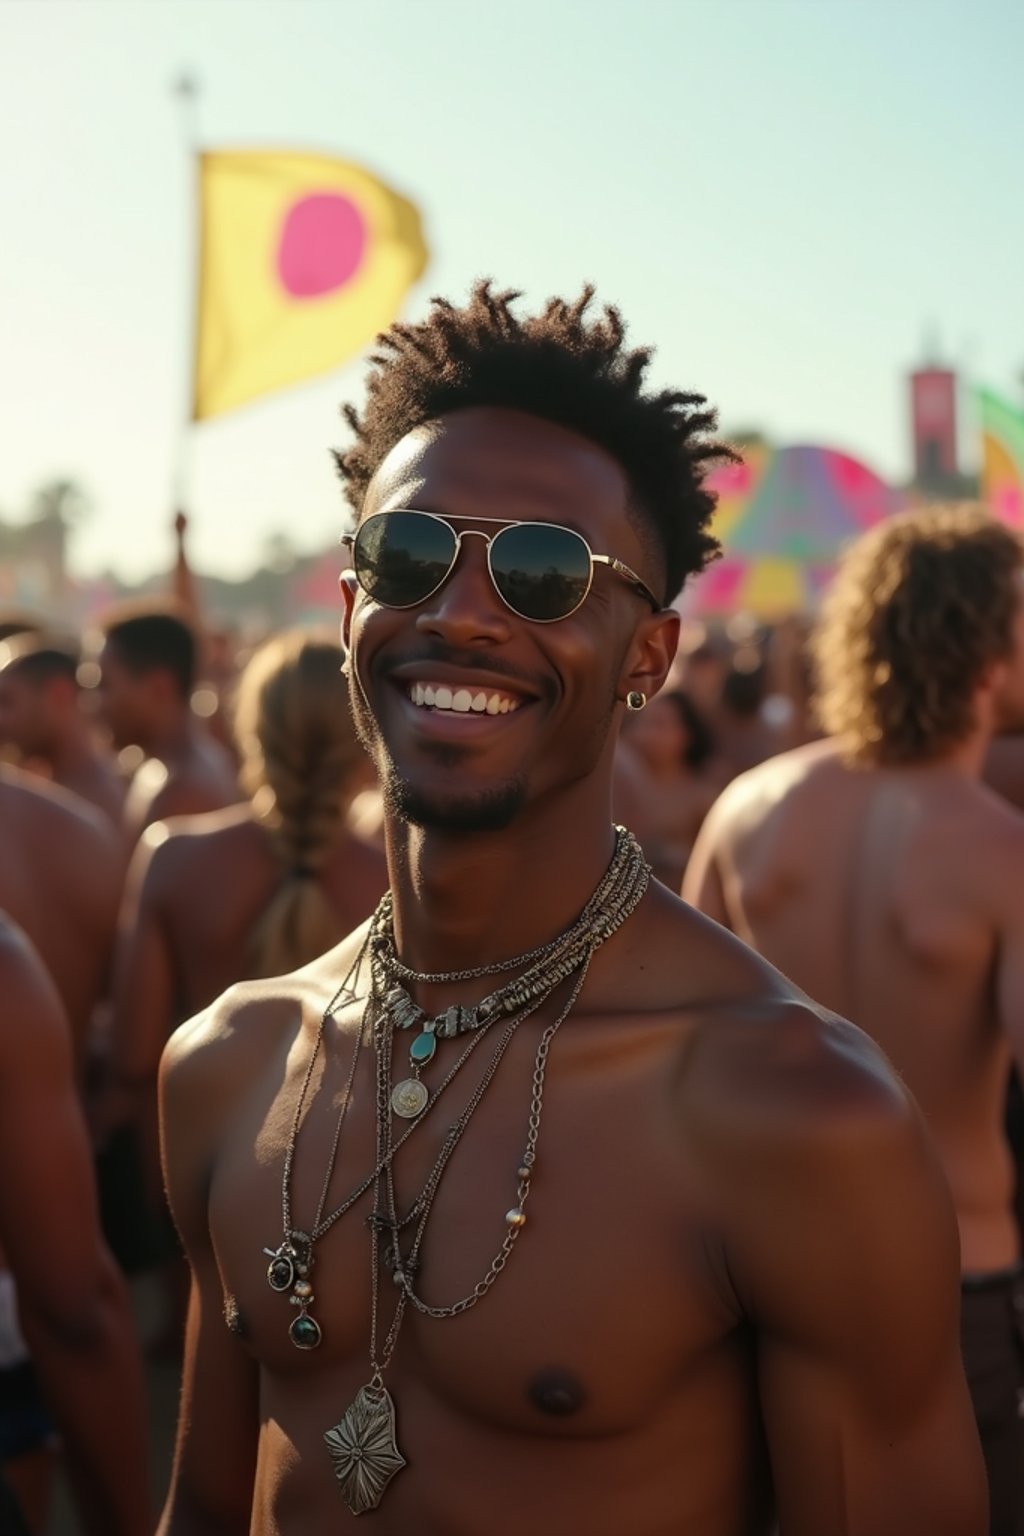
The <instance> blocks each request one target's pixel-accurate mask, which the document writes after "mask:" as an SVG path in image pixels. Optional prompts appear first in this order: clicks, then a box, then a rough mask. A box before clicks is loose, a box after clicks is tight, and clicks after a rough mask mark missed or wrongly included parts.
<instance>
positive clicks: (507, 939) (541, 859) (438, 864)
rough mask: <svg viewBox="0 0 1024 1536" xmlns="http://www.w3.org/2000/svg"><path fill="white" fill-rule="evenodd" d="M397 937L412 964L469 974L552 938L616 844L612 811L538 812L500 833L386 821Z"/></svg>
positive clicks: (583, 900)
mask: <svg viewBox="0 0 1024 1536" xmlns="http://www.w3.org/2000/svg"><path fill="white" fill-rule="evenodd" d="M387 842H388V867H389V870H390V873H391V889H392V892H393V895H394V904H395V938H396V942H397V946H398V951H399V954H400V955H401V957H402V960H403V962H404V963H405V964H406V965H409V966H410V967H411V968H412V969H413V970H419V971H450V970H469V969H473V968H475V967H477V966H481V965H487V964H489V963H493V962H495V961H499V960H505V959H511V958H512V957H513V956H514V955H518V954H524V953H526V952H527V951H528V950H530V949H533V948H535V947H537V946H538V945H541V944H545V943H547V942H548V941H549V940H551V939H553V938H555V937H556V936H557V935H558V934H560V933H562V932H563V931H564V930H565V929H566V928H568V927H570V926H571V924H572V923H573V922H574V921H575V920H576V918H577V917H578V916H579V914H580V912H581V911H582V909H583V908H584V907H585V906H586V904H587V901H588V900H589V899H590V897H591V895H592V894H593V892H594V890H595V889H596V887H597V885H598V884H599V883H600V880H601V877H602V876H603V875H604V873H605V871H606V869H607V868H608V864H609V861H610V859H611V855H612V849H613V846H614V836H613V832H612V820H611V814H610V809H609V806H608V801H607V796H606V797H605V798H604V804H603V807H598V806H593V807H588V806H586V805H580V804H579V802H578V801H577V800H576V799H574V800H573V803H572V804H571V805H570V804H568V803H567V802H566V801H565V800H564V799H563V800H562V801H561V802H560V803H559V804H558V805H557V806H550V807H547V808H545V809H543V810H541V809H534V810H533V811H531V813H529V814H528V815H525V816H523V817H520V818H517V820H516V821H515V823H514V824H513V825H512V826H510V827H508V828H507V829H505V830H504V831H501V832H484V833H473V834H466V833H463V834H460V835H458V836H454V835H449V834H446V833H442V832H437V831H433V830H424V829H422V828H419V827H409V826H407V825H405V824H402V823H394V822H389V823H388V825H387Z"/></svg>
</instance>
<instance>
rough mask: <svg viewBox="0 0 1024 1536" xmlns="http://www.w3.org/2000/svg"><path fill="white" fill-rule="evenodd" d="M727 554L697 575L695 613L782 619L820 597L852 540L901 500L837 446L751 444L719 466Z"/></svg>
mask: <svg viewBox="0 0 1024 1536" xmlns="http://www.w3.org/2000/svg"><path fill="white" fill-rule="evenodd" d="M711 483H712V486H713V488H714V489H715V491H716V492H717V494H718V498H719V501H718V510H717V513H716V516H715V524H714V532H715V534H716V536H717V537H718V538H719V539H720V540H721V541H722V545H723V548H724V551H725V553H724V556H723V558H722V559H721V560H719V561H717V562H716V563H715V564H714V565H713V566H711V567H710V569H709V570H708V571H706V572H705V574H704V575H703V576H700V577H698V578H697V579H696V580H694V581H693V582H691V584H690V586H689V587H688V589H687V592H686V595H685V600H684V605H683V606H684V608H685V610H686V612H688V613H694V614H706V615H711V614H727V613H739V612H746V613H751V614H754V615H756V616H757V617H759V618H765V619H772V618H780V617H782V616H784V615H785V614H788V613H795V612H801V611H804V610H806V609H809V608H813V607H815V606H816V604H817V601H818V599H819V598H820V596H821V592H822V590H823V588H824V586H825V585H826V583H827V582H828V580H829V578H830V576H831V574H832V571H833V569H834V567H835V563H836V559H837V557H838V555H839V552H840V550H841V549H842V547H843V546H844V544H846V543H848V542H849V540H850V539H852V538H855V537H856V536H857V534H858V533H860V532H862V530H863V529H865V528H869V527H871V525H872V524H873V523H876V522H878V521H879V519H880V518H883V517H887V516H889V514H890V513H892V512H894V511H896V510H897V508H898V507H899V505H900V497H899V494H898V493H897V492H896V491H894V490H893V489H892V488H891V487H890V486H888V485H886V484H885V482H884V481H883V480H881V479H879V477H878V476H877V475H876V474H874V473H873V472H872V471H871V470H870V469H868V468H867V466H866V465H864V464H862V463H860V461H859V460H857V459H854V458H851V457H850V455H849V454H845V453H840V452H839V451H838V450H836V449H834V448H823V447H816V446H798V447H792V448H778V449H772V448H768V447H767V446H765V445H763V444H753V445H751V446H750V447H749V448H748V449H746V450H744V455H743V462H742V464H738V465H728V466H725V467H723V468H722V469H719V470H717V471H715V473H714V475H713V476H712V482H711Z"/></svg>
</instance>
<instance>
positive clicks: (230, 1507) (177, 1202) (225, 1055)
mask: <svg viewBox="0 0 1024 1536" xmlns="http://www.w3.org/2000/svg"><path fill="white" fill-rule="evenodd" d="M228 1012H230V1003H228V1002H226V1001H224V1002H222V1003H220V1004H216V1005H214V1007H213V1008H212V1009H210V1010H208V1012H207V1013H206V1014H202V1015H200V1016H199V1018H197V1019H195V1020H193V1021H192V1022H191V1023H189V1024H185V1025H183V1026H182V1027H181V1029H179V1030H178V1031H177V1032H176V1033H175V1034H174V1035H173V1036H172V1037H171V1040H170V1042H169V1044H168V1046H167V1049H166V1051H165V1052H164V1057H163V1061H162V1063H161V1067H160V1127H161V1142H162V1149H163V1161H164V1179H165V1183H166V1186H167V1194H168V1199H169V1200H170V1205H171V1210H172V1212H173V1214H174V1219H175V1222H176V1224H177V1227H178V1232H179V1234H180V1236H181V1240H182V1242H183V1244H184V1246H185V1251H186V1254H187V1257H188V1261H189V1267H190V1270H191V1276H192V1282H191V1295H190V1299H189V1309H188V1324H187V1327H186V1331H185V1360H184V1367H183V1375H182V1394H181V1407H180V1412H179V1419H178V1441H177V1447H176V1450H175V1456H174V1468H173V1471H172V1474H171V1484H170V1489H169V1492H168V1495H167V1503H166V1505H165V1507H164V1512H163V1517H162V1519H161V1521H160V1525H159V1528H158V1536H247V1533H248V1530H249V1521H250V1511H251V1506H252V1491H253V1480H254V1477H255V1470H256V1447H257V1440H258V1434H259V1378H258V1371H257V1367H256V1365H255V1363H254V1362H253V1361H252V1360H251V1359H250V1358H249V1356H248V1355H247V1354H246V1353H245V1351H244V1350H243V1348H242V1345H241V1343H240V1342H239V1340H238V1339H236V1338H234V1337H233V1336H232V1334H231V1333H230V1332H229V1331H228V1328H227V1325H226V1324H225V1322H224V1298H223V1292H222V1287H221V1281H220V1275H219V1273H218V1270H217V1263H216V1259H215V1257H214V1252H213V1245H212V1242H211V1239H210V1231H209V1226H208V1222H207V1192H208V1188H209V1181H210V1174H211V1167H212V1161H213V1148H214V1146H215V1144H216V1127H217V1126H219V1125H221V1124H222V1123H223V1121H224V1119H225V1117H228V1116H229V1115H230V1112H231V1109H230V1106H231V1087H232V1079H233V1078H234V1077H235V1076H236V1074H235V1072H234V1071H233V1064H232V1053H231V1050H230V1045H231V1041H230V1039H229V1038H227V1033H228V1032H227V1029H226V1028H225V1030H224V1031H223V1033H222V1032H221V1030H220V1028H219V1022H220V1019H221V1018H222V1017H223V1016H224V1014H225V1013H228Z"/></svg>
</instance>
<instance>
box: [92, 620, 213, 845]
mask: <svg viewBox="0 0 1024 1536" xmlns="http://www.w3.org/2000/svg"><path fill="white" fill-rule="evenodd" d="M103 634H104V643H103V649H102V651H101V653H100V657H99V664H100V685H99V699H100V712H101V715H102V718H103V720H104V722H105V724H106V726H107V728H108V729H109V731H110V734H111V736H112V737H113V739H114V745H115V746H116V747H117V748H118V749H119V750H120V749H121V748H122V747H127V746H136V747H140V748H141V749H142V751H143V752H144V753H145V761H144V762H143V763H142V764H141V765H140V767H139V768H138V770H137V771H136V773H135V777H134V778H133V779H132V782H131V787H130V789H129V792H128V800H127V804H126V806H125V823H126V828H127V831H128V835H129V839H130V841H131V842H132V843H134V842H135V840H136V839H137V838H138V837H139V836H140V835H141V834H142V832H143V831H144V829H145V828H146V827H147V826H149V825H150V823H151V822H154V821H161V820H163V819H164V818H165V817H167V816H191V815H195V814H196V813H197V812H199V811H216V810H219V809H220V808H221V807H222V806H225V805H233V804H234V803H235V801H237V799H238V789H237V786H236V783H235V775H234V770H233V767H232V764H231V761H230V758H229V757H228V754H227V753H226V752H225V751H224V748H223V747H222V746H221V745H220V744H219V742H215V741H214V740H213V738H212V737H211V736H210V734H209V732H208V731H206V730H205V729H204V727H203V725H202V723H201V722H200V721H199V720H198V719H197V718H196V716H195V715H193V713H192V709H191V693H192V686H193V684H194V682H195V674H196V642H195V637H194V635H193V632H192V629H191V628H190V626H189V625H188V624H187V623H186V622H185V620H184V619H182V618H179V617H178V615H177V614H176V613H174V612H172V611H169V610H167V609H164V608H154V607H151V606H140V605H138V604H134V605H131V606H128V607H124V608H121V609H118V610H116V611H115V612H114V613H112V614H110V615H109V616H108V618H107V620H106V623H105V624H104V626H103Z"/></svg>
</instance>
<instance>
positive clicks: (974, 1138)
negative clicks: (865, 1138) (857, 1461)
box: [684, 506, 1024, 1536]
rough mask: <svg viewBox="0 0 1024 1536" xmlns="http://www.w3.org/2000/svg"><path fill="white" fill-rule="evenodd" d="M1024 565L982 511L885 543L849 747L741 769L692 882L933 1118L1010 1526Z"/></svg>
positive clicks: (900, 530)
mask: <svg viewBox="0 0 1024 1536" xmlns="http://www.w3.org/2000/svg"><path fill="white" fill-rule="evenodd" d="M1022 559H1024V554H1022V549H1021V545H1020V542H1019V541H1018V539H1017V537H1016V535H1015V534H1013V533H1012V532H1011V531H1010V530H1009V529H1007V528H1005V527H1003V526H1002V525H1001V524H999V523H996V522H994V521H993V520H992V519H991V518H989V517H988V516H987V514H986V513H984V512H983V511H982V510H981V509H980V508H975V507H970V506H966V507H955V508H950V509H943V510H937V509H935V508H928V509H926V510H923V511H921V512H916V513H913V514H910V515H907V516H902V517H898V518H894V519H892V520H891V521H889V522H886V523H884V524H882V525H881V526H880V527H878V528H876V529H874V530H873V531H872V532H871V533H869V534H867V535H865V536H864V537H863V538H862V539H861V540H860V541H859V542H858V544H857V545H855V546H854V547H853V549H852V550H851V551H850V553H849V556H848V558H847V559H846V561H845V564H844V565H843V567H842V568H841V570H840V573H839V575H838V577H837V579H836V582H835V585H834V587H833V589H832V591H831V593H830V595H829V596H828V598H827V600H826V605H825V608H824V611H823V616H822V620H821V623H820V626H819V629H818V633H817V636H816V639H815V653H816V661H817V669H818V682H819V693H820V698H819V708H820V713H821V716H822V723H823V724H824V726H825V728H826V730H827V731H828V732H829V735H830V737H831V739H830V740H829V741H826V742H823V743H817V744H814V745H810V746H807V747H802V748H799V749H797V750H796V751H794V752H791V753H787V754H785V755H783V756H781V757H778V758H775V759H774V760H773V761H771V762H768V763H765V764H763V765H762V766H761V767H759V768H756V769H755V770H753V772H751V773H749V774H746V775H745V776H744V777H743V778H740V779H738V780H736V781H735V782H734V783H733V784H732V785H731V786H730V787H729V789H728V790H726V792H725V794H724V795H723V796H722V798H721V799H720V800H719V802H718V804H717V805H716V806H715V808H714V809H713V810H712V812H711V815H710V817H709V819H708V820H707V821H706V822H705V825H704V830H703V832H702V834H701V836H700V838H699V839H698V841H697V846H696V849H695V850H694V854H693V857H692V859H691V863H690V867H689V870H688V873H687V877H686V880H685V882H684V895H686V896H687V897H688V899H689V900H691V901H692V902H694V903H695V904H696V905H698V906H699V907H700V908H701V909H702V910H703V911H704V912H706V913H708V914H710V915H711V916H712V917H714V918H717V919H718V921H719V922H721V923H724V924H726V925H727V926H728V927H729V928H731V929H732V930H733V932H735V933H737V934H739V935H740V937H741V938H743V939H745V940H747V942H748V943H750V944H752V945H754V947H755V948H756V949H758V950H759V951H760V952H761V954H763V955H764V956H766V957H767V959H769V960H770V961H772V963H773V964H775V965H777V966H778V967H779V968H780V969H781V970H782V971H784V972H785V973H786V975H787V976H790V977H791V978H792V979H793V980H794V981H795V982H796V983H797V984H798V985H799V986H801V987H803V988H804V990H805V991H806V992H808V993H809V994H810V995H811V996H812V997H814V998H816V999H818V1000H819V1001H820V1002H822V1003H824V1004H825V1005H826V1006H827V1007H829V1008H835V1009H836V1010H837V1011H840V1012H842V1013H843V1014H844V1015H846V1017H848V1018H851V1019H853V1020H854V1022H855V1023H857V1024H859V1025H861V1027H862V1028H863V1029H865V1030H867V1031H868V1033H869V1034H871V1035H872V1036H873V1037H874V1038H875V1039H876V1040H877V1041H878V1042H879V1043H880V1044H881V1045H882V1047H883V1048H884V1049H885V1051H886V1053H887V1055H888V1056H889V1059H890V1060H891V1061H892V1062H893V1064H894V1065H895V1067H896V1068H897V1070H898V1071H899V1072H900V1074H901V1076H902V1077H903V1079H904V1081H905V1082H906V1083H907V1084H908V1085H909V1087H910V1088H911V1089H912V1091H913V1092H914V1094H915V1095H916V1097H917V1100H918V1103H919V1104H920V1105H921V1108H922V1110H923V1111H924V1114H925V1117H926V1119H927V1120H928V1122H929V1124H930V1126H931V1129H932V1131H933V1133H934V1135H935V1139H936V1142H937V1144H938V1147H939V1151H940V1154H941V1155H942V1157H943V1159H944V1162H945V1167H946V1172H947V1175H948V1177H949V1181H950V1185H951V1187H952V1191H953V1199H954V1202H955V1205H956V1209H957V1214H958V1217H959V1223H960V1244H961V1255H962V1263H963V1270H964V1280H963V1293H964V1294H963V1343H964V1356H965V1361H966V1365H967V1374H968V1380H969V1381H970V1383H971V1388H972V1394H973V1397H974V1402H975V1409H976V1412H977V1416H978V1421H979V1425H980V1429H981V1434H982V1441H983V1444H984V1446H985V1451H986V1459H987V1463H988V1471H989V1480H990V1485H991V1497H992V1531H993V1532H998V1533H1000V1536H1003V1533H1005V1536H1011V1533H1015V1532H1018V1531H1019V1530H1021V1529H1024V1525H1022V1524H1020V1523H1018V1522H1021V1521H1024V1507H1022V1489H1024V1420H1022V1418H1021V1416H1020V1415H1021V1409H1022V1408H1024V1275H1022V1272H1021V1268H1020V1258H1021V1249H1020V1238H1019V1234H1018V1230H1017V1226H1016V1224H1015V1221H1014V1219H1013V1210H1012V1198H1013V1174H1012V1167H1011V1163H1010V1158H1009V1154H1008V1149H1007V1146H1006V1142H1005V1140H1004V1137H1003V1131H1002V1124H1003V1105H1004V1100H1005V1095H1006V1082H1007V1073H1008V1070H1009V1064H1010V1055H1011V1049H1013V1050H1014V1051H1015V1053H1016V1056H1017V1060H1018V1061H1019V1062H1020V1061H1024V902H1022V899H1021V892H1022V878H1021V872H1022V870H1024V819H1022V818H1021V816H1020V815H1019V814H1018V813H1017V812H1015V811H1014V810H1012V809H1011V808H1010V807H1009V806H1008V805H1006V804H1005V803H1004V802H1003V801H1002V800H1000V799H998V798H997V797H996V796H995V795H994V794H993V793H992V792H991V791H990V790H988V789H987V788H986V787H984V786H983V785H982V783H981V782H980V774H981V768H982V763H983V761H984V758H985V752H986V748H987V747H988V745H989V743H990V741H991V739H992V736H993V734H994V732H995V731H997V730H998V729H999V728H1000V726H1010V725H1013V724H1018V725H1019V724H1020V723H1021V722H1022V721H1024V582H1022V578H1021V567H1022ZM922 1529H924V1527H922Z"/></svg>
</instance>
